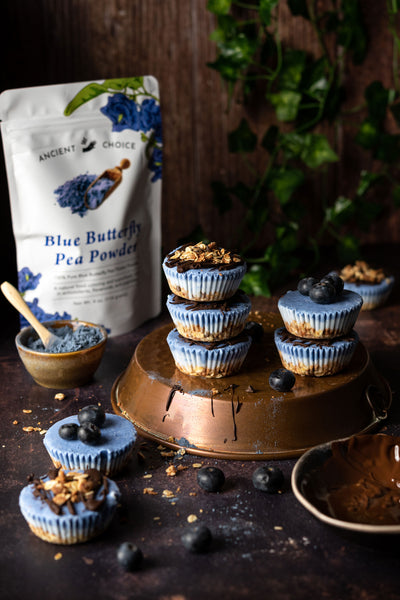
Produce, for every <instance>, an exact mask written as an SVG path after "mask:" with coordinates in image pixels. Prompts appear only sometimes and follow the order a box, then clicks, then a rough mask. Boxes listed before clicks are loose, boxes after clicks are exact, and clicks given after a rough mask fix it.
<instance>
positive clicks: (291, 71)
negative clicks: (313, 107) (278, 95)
mask: <svg viewBox="0 0 400 600" xmlns="http://www.w3.org/2000/svg"><path fill="white" fill-rule="evenodd" d="M306 59H307V54H306V52H304V51H303V50H287V51H286V52H285V54H284V56H283V61H282V68H281V71H280V74H279V80H278V84H279V85H278V87H279V89H280V90H292V91H296V90H297V89H298V88H299V85H300V82H301V80H302V75H303V71H304V68H305V65H306Z"/></svg>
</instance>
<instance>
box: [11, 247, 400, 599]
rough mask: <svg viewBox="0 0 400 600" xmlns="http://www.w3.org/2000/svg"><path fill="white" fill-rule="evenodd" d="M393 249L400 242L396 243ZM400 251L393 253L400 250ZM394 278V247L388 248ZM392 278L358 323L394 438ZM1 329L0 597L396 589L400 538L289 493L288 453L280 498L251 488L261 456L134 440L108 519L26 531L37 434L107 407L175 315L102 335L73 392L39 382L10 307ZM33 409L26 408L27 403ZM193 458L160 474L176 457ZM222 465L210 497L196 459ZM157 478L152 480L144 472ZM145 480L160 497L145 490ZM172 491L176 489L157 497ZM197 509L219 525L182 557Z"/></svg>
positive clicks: (281, 594)
mask: <svg viewBox="0 0 400 600" xmlns="http://www.w3.org/2000/svg"><path fill="white" fill-rule="evenodd" d="M397 250H398V249H397ZM397 255H398V251H397ZM384 257H385V258H386V264H387V263H388V262H390V267H391V269H392V272H393V273H394V275H395V276H396V279H397V282H399V280H400V267H397V266H396V264H395V262H396V261H395V258H396V249H392V250H390V252H388V253H386V252H385V254H384ZM398 288H399V286H398V285H396V288H395V290H394V292H393V294H392V296H391V298H390V300H389V302H388V303H387V304H386V306H384V307H382V308H380V309H377V310H375V311H372V312H364V313H361V316H360V317H359V320H358V322H357V326H356V329H357V331H358V333H359V335H360V338H361V339H362V341H363V343H364V345H365V346H366V347H367V348H368V350H369V351H370V354H371V357H372V360H373V362H374V364H375V366H376V367H377V368H378V370H379V371H380V373H381V374H382V375H383V376H384V377H385V378H386V379H387V381H388V382H389V384H390V386H391V388H392V391H393V404H392V408H391V411H390V413H389V418H388V420H387V421H386V422H385V425H384V426H383V428H382V430H383V431H386V432H390V433H394V434H396V435H397V434H399V435H400V410H399V407H398V401H399V398H398V378H399V363H400V349H399V339H400V310H399V290H398ZM276 302H277V297H274V298H270V299H267V298H255V299H253V307H254V308H258V309H260V310H265V311H276V310H277V308H276ZM2 307H4V310H3V324H4V326H5V330H6V334H5V335H4V336H3V337H2V339H1V343H0V373H1V379H0V381H1V394H0V444H1V447H0V452H1V453H0V456H1V471H0V532H1V545H0V548H1V550H0V597H1V598H2V599H6V598H7V599H19V598H21V599H25V598H30V599H36V598H48V597H51V596H54V597H55V598H57V600H64V599H71V600H79V599H81V598H82V599H85V600H90V599H92V598H101V599H113V600H114V599H115V600H117V599H122V598H135V599H142V598H143V599H147V598H149V599H151V598H157V599H160V600H197V599H198V600H200V599H201V600H204V599H214V598H229V599H230V598H232V599H236V598H248V599H251V600H254V599H258V598H260V599H264V598H272V599H274V600H281V599H286V598H289V599H293V598H294V599H297V598H299V599H300V598H315V599H322V598H324V599H345V598H354V599H357V600H360V599H363V600H372V599H378V598H385V600H390V599H395V598H396V599H398V598H399V597H400V589H399V570H400V547H399V546H400V539H399V537H398V536H391V537H386V536H385V537H381V536H361V535H354V534H353V535H351V534H349V533H344V532H343V531H342V530H339V529H333V528H330V527H329V526H327V525H325V524H323V523H321V522H319V521H318V520H317V519H315V518H314V517H313V516H311V515H310V514H309V513H308V512H307V511H306V510H305V509H304V508H303V507H302V506H301V505H300V504H299V503H298V501H297V500H296V498H295V497H294V495H293V493H292V491H291V487H290V475H291V472H292V468H293V466H294V464H295V459H288V460H278V461H274V464H275V465H276V466H279V467H280V468H281V469H282V471H283V473H284V475H285V488H284V491H283V493H282V494H277V495H268V494H263V493H262V492H259V491H257V490H256V489H255V488H254V487H253V485H252V481H251V476H252V473H253V471H254V469H255V468H256V467H257V466H259V465H260V463H259V462H237V461H224V460H215V459H206V458H201V457H196V456H191V455H189V454H185V455H184V456H183V458H180V459H179V458H178V457H176V455H174V456H172V457H170V456H164V455H163V454H162V451H161V450H160V449H159V448H158V446H157V444H154V443H153V442H149V441H145V440H142V439H141V440H140V441H139V445H138V454H136V455H135V457H134V459H133V460H132V461H131V463H130V465H129V467H128V468H127V469H126V470H125V471H124V472H123V473H122V474H121V475H120V476H118V477H115V479H116V481H117V482H118V485H119V486H120V489H121V492H122V502H121V506H120V509H119V511H118V513H117V516H116V518H115V520H114V522H113V523H112V525H111V526H110V528H109V529H108V530H107V532H105V533H104V534H103V535H102V536H100V537H99V538H96V539H94V540H93V541H90V542H88V543H85V544H80V545H75V546H56V545H52V544H48V543H46V542H43V541H41V540H40V539H38V538H37V537H35V536H34V535H33V534H32V533H31V532H30V530H29V529H28V526H27V524H26V523H25V521H24V519H23V517H22V515H21V513H20V511H19V508H18V496H19V493H20V490H21V488H22V487H23V486H24V485H25V483H26V477H27V475H28V474H30V473H32V472H34V473H35V474H38V475H40V474H42V473H44V472H46V471H47V470H48V468H49V467H50V462H49V458H48V455H47V452H46V450H45V448H44V446H43V435H42V434H41V433H40V431H37V430H34V431H32V432H27V431H24V427H30V426H31V427H34V428H38V429H47V428H48V427H49V426H50V424H51V423H52V422H55V421H57V420H58V419H60V418H62V417H64V416H68V415H71V414H75V413H76V412H77V411H78V409H79V408H81V407H83V406H85V405H86V404H89V403H93V402H101V403H102V405H103V406H104V407H105V409H106V410H109V411H111V402H110V392H111V387H112V384H113V382H114V381H115V379H116V378H117V376H118V375H119V374H120V373H121V372H122V371H123V370H124V369H125V368H126V366H127V365H128V363H129V360H130V358H131V356H132V353H133V351H134V349H135V346H136V345H137V343H138V342H139V341H140V339H142V337H143V336H144V335H146V334H147V333H149V332H150V331H152V330H153V329H154V328H155V327H158V326H160V325H161V324H164V323H167V322H169V317H168V315H166V314H163V315H162V316H161V317H159V318H158V319H155V320H153V321H151V322H149V323H146V324H145V325H143V326H142V327H140V328H139V329H137V330H136V331H134V332H132V333H130V334H127V335H124V336H119V337H116V338H111V339H110V340H109V342H108V344H107V349H106V353H105V356H104V359H103V361H102V364H101V366H100V368H99V370H98V372H97V374H96V376H95V380H94V381H93V382H92V383H91V384H89V385H87V386H84V387H82V388H80V389H73V390H67V391H65V399H64V400H63V401H59V400H56V399H55V391H54V390H49V389H45V388H42V387H40V386H38V385H37V384H35V383H34V382H33V381H32V379H31V378H30V376H29V375H28V373H27V372H26V371H25V370H24V368H23V366H22V364H21V363H20V360H19V358H18V356H17V353H16V350H15V346H14V339H13V338H14V335H15V333H16V331H17V330H18V322H17V318H16V316H15V314H14V312H13V311H12V310H10V309H8V307H7V306H5V305H4V304H3V305H2ZM27 411H31V412H27ZM171 463H173V464H178V463H179V464H181V465H183V466H185V467H187V468H186V469H184V470H181V471H179V472H178V474H177V475H176V476H175V477H168V475H167V473H166V469H167V467H168V466H169V465H170V464H171ZM197 463H202V464H203V465H217V466H219V467H220V468H221V469H222V470H223V471H224V473H225V476H226V485H225V487H224V489H223V491H222V492H221V493H219V494H207V493H206V492H204V491H202V490H201V489H200V488H199V487H198V485H197V483H196V466H195V465H196V464H197ZM146 475H149V476H150V475H151V477H145V476H146ZM146 487H152V488H154V490H155V491H156V492H157V494H156V495H147V494H144V493H143V490H144V488H146ZM164 490H171V491H173V492H174V494H175V499H173V500H171V499H168V498H166V497H163V491H164ZM190 515H195V516H196V517H197V519H198V521H197V522H200V523H204V524H206V525H207V526H208V527H209V528H210V530H211V531H212V533H213V536H214V544H213V547H212V549H211V551H210V552H208V553H207V554H203V555H192V554H189V553H188V552H187V551H186V550H185V549H184V547H183V546H182V544H181V541H180V537H181V534H182V532H183V530H184V528H185V527H186V526H187V519H188V517H189V516H190ZM124 541H132V542H134V543H136V544H138V545H139V546H140V547H141V548H142V551H143V553H144V556H145V560H144V564H143V568H142V569H141V570H140V571H139V572H136V573H125V572H124V571H123V570H122V569H121V568H120V566H119V565H118V563H117V560H116V551H117V548H118V546H119V545H120V544H121V543H122V542H124Z"/></svg>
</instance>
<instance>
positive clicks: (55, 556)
mask: <svg viewBox="0 0 400 600" xmlns="http://www.w3.org/2000/svg"><path fill="white" fill-rule="evenodd" d="M60 558H62V554H61V552H57V554H55V555H54V560H60Z"/></svg>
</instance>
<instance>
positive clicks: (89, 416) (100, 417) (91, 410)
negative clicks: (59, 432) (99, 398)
mask: <svg viewBox="0 0 400 600" xmlns="http://www.w3.org/2000/svg"><path fill="white" fill-rule="evenodd" d="M105 420H106V414H105V412H104V410H103V409H102V408H101V406H98V405H97V404H90V405H89V406H85V407H84V408H82V409H81V410H80V411H79V412H78V421H79V423H80V424H81V425H83V424H84V423H94V424H95V425H97V427H102V426H103V425H104V421H105Z"/></svg>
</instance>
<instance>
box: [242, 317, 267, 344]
mask: <svg viewBox="0 0 400 600" xmlns="http://www.w3.org/2000/svg"><path fill="white" fill-rule="evenodd" d="M244 330H245V332H246V333H248V334H249V336H250V337H251V339H252V340H253V342H261V340H262V337H263V335H264V327H263V326H262V325H261V323H256V321H249V322H248V323H246V326H245V328H244Z"/></svg>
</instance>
